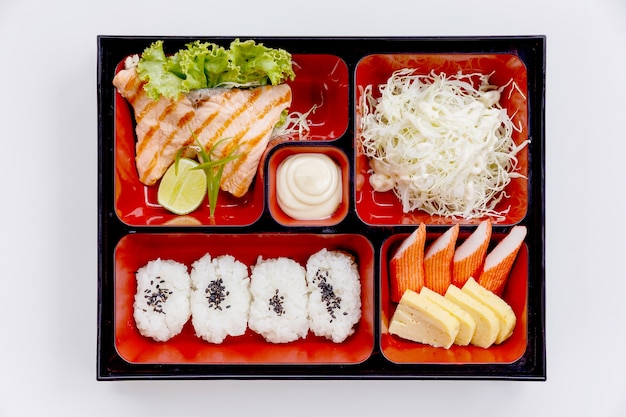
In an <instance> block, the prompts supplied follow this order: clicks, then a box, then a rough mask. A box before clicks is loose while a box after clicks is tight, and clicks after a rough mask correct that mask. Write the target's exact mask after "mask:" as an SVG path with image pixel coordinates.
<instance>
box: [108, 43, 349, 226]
mask: <svg viewBox="0 0 626 417" xmlns="http://www.w3.org/2000/svg"><path fill="white" fill-rule="evenodd" d="M293 62H294V72H295V74H296V77H295V79H294V81H292V82H289V84H290V86H291V88H292V106H291V108H290V112H297V113H303V114H304V113H307V112H309V110H311V109H314V111H311V112H310V113H309V114H308V117H307V119H308V120H309V128H310V131H309V132H308V134H307V136H306V137H305V139H306V140H311V141H321V140H324V141H331V140H335V139H337V138H339V137H340V136H341V135H343V133H344V132H345V131H346V129H347V127H348V105H349V103H348V88H349V85H348V83H349V82H348V67H347V65H346V63H345V62H344V61H343V60H342V59H341V58H339V57H337V56H334V55H326V54H300V55H297V54H294V55H293ZM122 68H123V62H122V63H120V64H119V65H118V67H117V71H119V70H120V69H122ZM114 108H115V125H114V126H115V170H114V189H115V212H116V214H117V216H118V217H119V219H120V220H121V221H122V222H123V223H125V224H127V225H129V226H157V225H164V226H168V225H176V226H180V225H189V226H204V225H214V226H248V225H251V224H253V223H255V222H256V221H257V220H258V219H259V218H260V217H261V215H262V214H263V210H264V206H265V191H264V184H263V179H262V177H263V176H262V175H260V173H258V172H257V175H256V177H255V179H254V181H253V182H252V185H251V187H250V190H249V191H248V193H246V195H244V196H243V197H241V198H236V197H233V196H232V195H230V194H229V193H225V192H220V194H219V200H218V204H217V207H216V210H215V222H214V223H211V222H210V220H209V207H208V202H206V200H205V203H203V204H202V206H201V207H200V208H199V209H197V210H196V211H194V212H193V213H191V214H189V215H186V216H178V215H175V214H172V213H170V212H168V211H167V210H165V209H163V208H162V207H161V206H160V205H159V204H158V202H157V188H158V185H155V186H152V187H147V186H145V185H143V184H142V183H141V182H140V181H139V178H138V175H137V169H136V167H135V143H136V136H135V132H134V115H133V112H132V109H131V108H130V106H129V105H128V102H127V101H126V100H125V99H124V98H123V97H122V96H121V95H120V94H119V93H117V92H116V93H115V99H114ZM284 140H289V139H287V138H285V139H284ZM274 142H280V141H273V143H274ZM262 166H263V164H262V163H261V164H259V167H260V168H259V169H261V167H262Z"/></svg>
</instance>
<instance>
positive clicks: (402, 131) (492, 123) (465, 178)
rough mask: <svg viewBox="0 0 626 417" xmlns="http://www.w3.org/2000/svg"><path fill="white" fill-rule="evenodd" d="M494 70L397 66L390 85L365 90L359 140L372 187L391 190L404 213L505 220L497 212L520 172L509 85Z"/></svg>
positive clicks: (503, 214)
mask: <svg viewBox="0 0 626 417" xmlns="http://www.w3.org/2000/svg"><path fill="white" fill-rule="evenodd" d="M489 77H490V75H485V74H479V73H472V74H462V73H458V74H456V75H452V76H447V75H446V74H443V73H441V74H435V73H430V74H429V75H419V74H416V73H415V71H414V70H412V69H402V70H399V71H396V72H394V73H393V74H392V76H391V77H390V78H389V79H388V81H387V83H386V84H382V85H380V86H378V89H379V91H380V97H379V98H374V95H373V91H372V88H373V87H372V86H371V85H369V86H367V87H365V89H364V90H363V94H362V99H361V103H360V112H361V119H360V141H361V145H362V149H363V152H364V154H365V155H366V156H367V157H368V158H369V161H370V174H371V175H370V178H369V181H370V184H371V185H372V187H373V189H374V190H375V191H380V192H383V191H389V190H393V192H394V193H395V194H396V196H397V197H398V199H399V200H400V201H401V203H402V210H403V212H404V213H408V212H412V211H414V210H423V211H425V212H427V213H428V214H430V215H433V214H437V215H441V216H450V217H462V218H466V219H471V218H478V217H483V216H493V217H496V218H502V217H503V216H505V215H506V213H507V212H508V210H509V209H508V208H505V209H502V210H496V209H495V208H496V205H497V204H498V203H499V202H500V201H501V200H502V198H504V197H505V195H506V194H505V187H506V186H507V185H508V184H509V182H510V181H511V179H512V178H515V177H520V176H522V175H521V174H519V173H516V172H515V171H516V169H517V164H518V161H517V157H516V155H517V154H518V152H519V151H520V150H521V149H523V148H524V147H525V146H526V144H527V143H528V141H524V142H523V143H521V144H520V145H516V144H515V142H514V141H513V139H512V134H513V131H514V130H515V129H519V128H518V127H516V126H514V124H513V122H512V121H511V118H510V117H509V116H508V115H507V113H506V110H504V109H503V108H501V106H500V104H499V100H500V94H501V93H502V91H503V88H504V87H500V88H498V87H496V86H493V85H490V84H489Z"/></svg>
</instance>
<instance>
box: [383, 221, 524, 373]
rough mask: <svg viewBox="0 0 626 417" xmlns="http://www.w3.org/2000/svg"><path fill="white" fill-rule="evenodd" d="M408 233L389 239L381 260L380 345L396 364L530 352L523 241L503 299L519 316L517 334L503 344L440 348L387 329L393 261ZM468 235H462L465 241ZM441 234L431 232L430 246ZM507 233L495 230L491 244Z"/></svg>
mask: <svg viewBox="0 0 626 417" xmlns="http://www.w3.org/2000/svg"><path fill="white" fill-rule="evenodd" d="M407 236H408V233H398V234H395V235H392V236H391V237H390V238H389V239H387V240H386V241H385V242H384V243H383V246H382V249H381V256H380V258H381V261H380V305H381V311H380V319H381V335H380V345H381V350H382V353H383V355H384V356H385V357H386V358H387V359H389V360H390V361H391V362H395V363H406V364H409V363H410V364H416V363H435V364H442V363H445V364H466V363H472V364H486V363H512V362H515V361H516V360H518V359H519V358H520V357H522V355H523V354H524V353H525V352H526V345H527V335H528V330H527V305H528V290H527V287H528V247H527V245H526V244H523V245H522V247H521V248H520V250H519V253H518V255H517V259H516V260H515V264H514V265H513V269H512V270H511V274H510V276H509V278H508V280H507V284H506V287H505V289H504V292H503V294H502V298H503V299H504V301H506V302H507V303H508V304H509V305H510V306H511V308H512V309H513V311H514V312H515V317H516V318H517V323H516V325H515V329H514V330H513V335H511V337H510V338H509V339H507V340H506V341H504V342H503V343H502V344H500V345H493V346H491V347H489V348H488V349H483V348H480V347H476V346H456V345H453V346H451V347H450V349H444V348H436V347H432V346H428V345H423V344H420V343H416V342H412V341H409V340H404V339H401V338H399V337H398V336H396V335H390V334H389V333H388V332H387V328H388V325H389V320H391V317H392V316H393V313H394V311H395V309H396V306H397V303H394V302H392V301H391V299H390V297H389V269H388V265H389V260H390V259H391V256H392V255H393V253H394V252H395V250H396V249H397V248H398V246H399V245H400V243H401V242H402V241H403V240H404V239H405V238H406V237H407ZM467 236H468V234H466V233H464V234H460V235H459V240H458V242H459V243H461V242H462V241H463V240H464V239H465V238H467ZM436 237H437V236H435V235H434V234H432V233H431V234H429V236H427V242H426V246H427V247H428V244H429V242H431V241H432V240H434V239H435V238H436ZM503 237H504V235H503V234H502V233H494V234H493V235H492V241H491V246H490V248H491V247H493V246H494V245H495V244H496V243H497V242H498V241H500V240H501V239H502V238H503Z"/></svg>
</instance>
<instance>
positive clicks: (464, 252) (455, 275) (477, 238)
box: [452, 219, 491, 288]
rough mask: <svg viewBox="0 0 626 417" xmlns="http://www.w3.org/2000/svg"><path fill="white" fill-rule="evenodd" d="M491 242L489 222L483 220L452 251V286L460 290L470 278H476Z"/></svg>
mask: <svg viewBox="0 0 626 417" xmlns="http://www.w3.org/2000/svg"><path fill="white" fill-rule="evenodd" d="M490 240H491V220H489V219H487V220H483V221H482V222H480V223H479V225H478V227H476V230H474V232H473V233H472V234H471V235H470V236H469V237H468V238H467V239H465V241H464V242H463V243H462V244H461V245H459V247H457V248H456V250H455V251H454V258H453V262H452V284H454V285H456V286H457V287H459V288H461V287H463V285H465V283H466V282H467V280H468V279H469V278H470V277H477V276H479V275H480V271H481V269H482V267H483V262H484V261H485V256H486V254H487V248H488V247H489V242H490Z"/></svg>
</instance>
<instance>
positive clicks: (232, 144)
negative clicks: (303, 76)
mask: <svg viewBox="0 0 626 417" xmlns="http://www.w3.org/2000/svg"><path fill="white" fill-rule="evenodd" d="M113 85H114V86H115V88H116V89H117V91H118V92H119V93H120V94H121V96H122V97H124V98H125V99H126V100H127V101H128V102H129V103H130V105H131V106H132V108H133V110H134V114H135V121H136V134H137V144H136V147H135V151H136V156H135V162H136V165H137V172H138V174H139V180H140V181H141V182H142V183H143V184H145V185H154V184H155V183H156V182H157V181H158V180H159V179H160V178H161V177H162V176H163V174H164V173H165V171H166V170H167V168H168V167H169V166H170V165H171V164H172V163H173V162H174V160H175V158H176V153H177V152H178V151H179V150H180V149H181V148H183V147H185V146H190V145H196V144H197V142H196V139H197V141H198V142H199V143H200V144H201V145H202V146H203V147H204V148H205V150H206V151H207V152H208V151H209V150H211V148H213V147H214V145H216V144H217V145H216V146H215V147H214V160H215V159H221V158H224V157H225V156H227V155H228V154H229V153H230V152H231V151H233V150H234V151H235V154H238V155H241V156H240V157H238V158H236V159H235V160H234V161H232V162H230V163H228V164H227V165H226V166H225V168H224V172H223V174H222V178H221V182H220V188H221V189H222V190H224V191H227V192H229V193H231V194H232V195H234V196H235V197H241V196H243V195H244V194H246V192H247V191H248V189H249V188H250V184H252V180H253V179H254V176H255V175H256V172H257V170H258V166H259V162H260V160H261V156H262V155H263V152H264V151H265V149H266V148H267V144H268V142H269V139H270V137H271V134H272V130H273V129H274V126H275V125H276V123H278V121H279V120H280V116H281V113H282V112H283V110H285V109H287V108H289V106H290V105H291V88H290V87H289V86H288V85H287V84H280V85H276V86H262V87H255V88H249V89H238V88H234V89H210V90H206V91H199V92H193V94H192V93H190V94H188V95H185V96H183V97H181V98H180V99H178V100H173V99H170V98H166V97H161V98H160V99H159V100H158V101H155V100H152V99H151V98H149V97H148V96H147V95H146V93H145V91H144V89H143V82H142V81H141V80H140V79H139V74H138V73H137V70H136V68H134V67H131V68H125V69H123V70H121V71H120V72H118V73H117V74H116V75H115V77H114V79H113ZM222 139H224V140H223V141H222ZM218 142H219V143H218Z"/></svg>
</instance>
